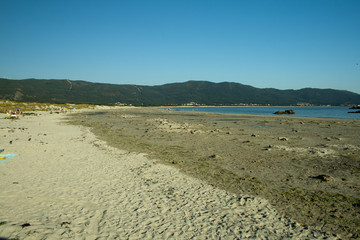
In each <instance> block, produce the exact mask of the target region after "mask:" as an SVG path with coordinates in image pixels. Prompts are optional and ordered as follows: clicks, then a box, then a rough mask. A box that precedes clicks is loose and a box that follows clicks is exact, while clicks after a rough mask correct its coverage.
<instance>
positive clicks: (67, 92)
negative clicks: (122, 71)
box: [0, 78, 360, 106]
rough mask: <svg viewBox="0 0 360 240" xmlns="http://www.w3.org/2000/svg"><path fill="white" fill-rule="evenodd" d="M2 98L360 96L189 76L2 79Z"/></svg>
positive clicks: (159, 100) (274, 99)
mask: <svg viewBox="0 0 360 240" xmlns="http://www.w3.org/2000/svg"><path fill="white" fill-rule="evenodd" d="M0 99H8V100H14V101H23V102H49V103H89V104H110V105H112V104H116V103H123V104H132V105H145V106H147V105H182V104H187V103H190V102H195V103H198V104H204V105H233V104H261V105H267V104H270V105H295V104H298V103H309V104H314V105H334V106H337V105H353V104H359V103H360V95H359V94H356V93H353V92H349V91H340V90H333V89H313V88H305V89H300V90H278V89H273V88H265V89H260V88H255V87H252V86H248V85H243V84H239V83H232V82H223V83H212V82H207V81H188V82H185V83H172V84H165V85H160V86H140V85H129V84H127V85H117V84H103V83H92V82H86V81H70V80H55V79H50V80H49V79H48V80H39V79H25V80H9V79H2V78H0Z"/></svg>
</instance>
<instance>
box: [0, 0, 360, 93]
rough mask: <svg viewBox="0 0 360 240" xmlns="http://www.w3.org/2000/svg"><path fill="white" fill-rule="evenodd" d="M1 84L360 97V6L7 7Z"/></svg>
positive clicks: (249, 1) (108, 3)
mask: <svg viewBox="0 0 360 240" xmlns="http://www.w3.org/2000/svg"><path fill="white" fill-rule="evenodd" d="M0 77H6V78H10V79H24V78H42V79H44V78H46V79H48V78H55V79H71V80H86V81H91V82H101V83H115V84H139V85H160V84H165V83H172V82H185V81H188V80H207V81H212V82H224V81H228V82H238V83H243V84H248V85H252V86H255V87H260V88H268V87H272V88H278V89H300V88H305V87H314V88H334V89H343V90H349V91H353V92H356V93H360V0H215V1H212V0H114V1H112V0H96V1H94V0H31V1H30V0H0Z"/></svg>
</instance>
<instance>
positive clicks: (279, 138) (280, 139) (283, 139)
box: [278, 137, 289, 141]
mask: <svg viewBox="0 0 360 240" xmlns="http://www.w3.org/2000/svg"><path fill="white" fill-rule="evenodd" d="M278 140H279V141H288V140H289V139H287V138H286V137H278Z"/></svg>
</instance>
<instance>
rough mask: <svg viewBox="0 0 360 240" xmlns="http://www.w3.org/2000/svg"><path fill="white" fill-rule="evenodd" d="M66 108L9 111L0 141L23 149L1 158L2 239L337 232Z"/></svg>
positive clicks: (11, 149) (291, 236)
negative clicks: (12, 116) (223, 184)
mask: <svg viewBox="0 0 360 240" xmlns="http://www.w3.org/2000/svg"><path fill="white" fill-rule="evenodd" d="M64 116H66V115H61V114H60V115H59V114H49V113H47V112H45V113H41V115H39V116H27V117H24V118H21V119H20V120H8V119H4V118H3V117H4V115H0V117H1V119H0V149H5V152H4V153H16V154H19V156H17V157H13V158H11V159H9V160H7V161H6V162H0V190H1V198H0V222H6V223H5V224H2V225H1V226H0V238H1V237H2V238H10V239H11V238H19V239H247V238H251V239H322V238H325V237H329V238H327V239H337V237H334V236H332V235H327V234H325V233H321V232H320V231H318V230H315V229H312V228H310V227H303V226H301V225H300V224H297V223H294V222H292V221H290V220H288V219H286V218H284V217H282V216H281V215H280V214H279V213H278V212H277V211H276V210H275V209H274V208H273V207H272V206H271V205H270V204H269V203H268V202H267V201H266V200H265V199H261V198H258V197H251V196H242V197H241V198H239V197H237V196H235V195H233V194H230V193H227V192H225V191H222V190H219V189H216V188H213V187H212V186H209V185H207V184H205V183H203V182H201V181H199V180H197V179H194V178H191V177H188V176H185V175H184V174H182V173H180V172H179V171H178V170H177V169H175V168H172V167H170V166H164V165H161V164H156V163H155V162H154V161H153V160H150V159H147V158H146V156H144V155H143V154H138V153H129V152H126V151H122V150H118V149H115V148H111V147H108V146H107V145H106V144H105V143H104V142H101V141H99V140H97V139H96V137H95V136H94V135H93V134H92V133H91V132H90V131H89V130H88V129H85V128H83V127H78V126H69V125H65V124H63V123H62V118H63V117H64ZM30 138H31V140H30V141H29V139H30ZM10 141H12V144H10ZM23 224H27V225H30V226H21V225H23Z"/></svg>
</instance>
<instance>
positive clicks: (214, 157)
mask: <svg viewBox="0 0 360 240" xmlns="http://www.w3.org/2000/svg"><path fill="white" fill-rule="evenodd" d="M209 158H212V159H217V158H220V156H219V155H216V154H213V155H210V156H209Z"/></svg>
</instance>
